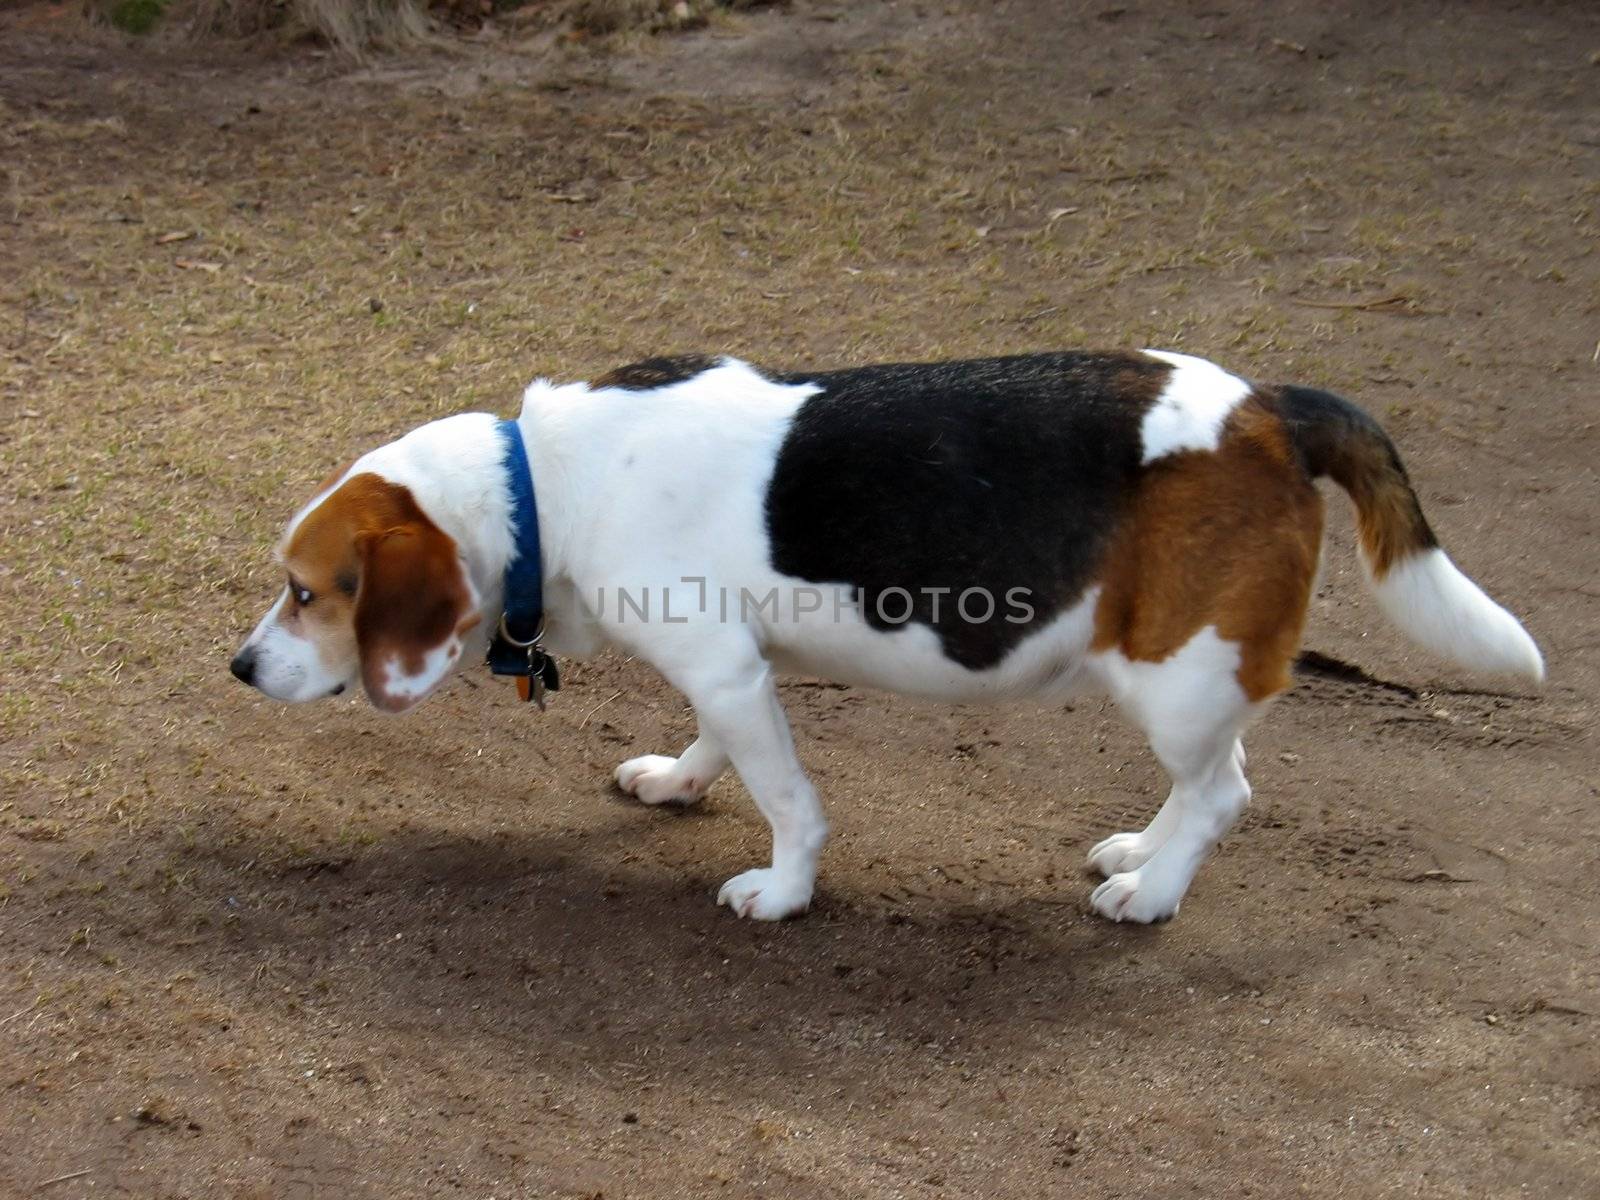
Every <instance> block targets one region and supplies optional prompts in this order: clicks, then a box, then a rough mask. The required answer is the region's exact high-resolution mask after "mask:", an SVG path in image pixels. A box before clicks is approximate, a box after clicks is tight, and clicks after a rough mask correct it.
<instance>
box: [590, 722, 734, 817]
mask: <svg viewBox="0 0 1600 1200" xmlns="http://www.w3.org/2000/svg"><path fill="white" fill-rule="evenodd" d="M727 769H728V752H727V751H726V750H724V749H723V748H722V746H721V744H720V743H719V742H718V741H717V739H716V738H714V737H712V736H710V735H709V734H708V733H706V731H705V729H704V728H702V729H701V730H700V736H699V737H697V738H695V740H694V741H693V742H692V743H691V744H690V746H689V748H688V749H687V750H685V751H684V752H683V753H682V754H681V755H680V756H678V757H677V758H669V757H668V756H667V755H665V754H641V755H640V756H639V757H638V758H630V759H628V761H627V762H625V763H622V764H620V765H619V766H618V767H617V770H616V775H615V778H616V781H617V786H618V787H619V788H621V789H622V790H623V791H625V792H627V793H628V795H630V796H633V797H634V798H635V799H638V800H640V801H642V802H643V803H645V804H693V803H694V802H695V801H696V800H698V799H700V797H701V796H704V795H705V794H706V789H707V788H709V787H710V786H711V785H712V784H713V783H715V782H716V781H717V777H718V776H720V775H721V774H722V773H723V772H724V771H725V770H727Z"/></svg>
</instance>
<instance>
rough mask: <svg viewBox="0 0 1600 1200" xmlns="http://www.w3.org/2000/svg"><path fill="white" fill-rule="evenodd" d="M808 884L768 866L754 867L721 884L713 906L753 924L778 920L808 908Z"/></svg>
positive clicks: (803, 879)
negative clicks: (724, 906) (748, 919)
mask: <svg viewBox="0 0 1600 1200" xmlns="http://www.w3.org/2000/svg"><path fill="white" fill-rule="evenodd" d="M811 887H812V881H811V880H810V879H807V878H805V877H804V876H799V875H795V874H793V873H792V872H789V873H785V872H781V871H777V870H774V869H773V868H772V867H756V868H755V869H754V870H751V871H746V872H745V873H744V874H743V875H735V876H734V877H733V878H732V879H730V880H728V882H727V883H725V884H723V885H722V890H721V891H719V892H718V893H717V903H718V904H726V905H727V906H728V907H729V908H731V909H733V911H734V912H735V913H737V914H738V915H739V916H741V917H749V918H750V919H751V920H754V921H781V920H783V918H785V917H792V916H796V915H797V914H799V913H803V912H805V910H806V909H808V908H810V907H811Z"/></svg>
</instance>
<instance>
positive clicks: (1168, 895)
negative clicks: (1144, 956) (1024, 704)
mask: <svg viewBox="0 0 1600 1200" xmlns="http://www.w3.org/2000/svg"><path fill="white" fill-rule="evenodd" d="M1238 665H1239V651H1238V647H1237V646H1235V645H1233V644H1231V643H1228V642H1225V641H1223V640H1222V639H1220V638H1219V637H1218V636H1217V634H1216V631H1215V630H1214V629H1210V628H1207V629H1204V630H1201V631H1200V632H1199V633H1198V634H1196V635H1195V636H1194V637H1193V638H1192V639H1191V640H1190V641H1189V643H1188V644H1187V645H1185V646H1184V647H1183V648H1182V649H1181V650H1179V651H1178V652H1177V653H1176V654H1174V655H1172V657H1170V658H1168V659H1166V660H1164V661H1162V662H1159V663H1130V662H1128V661H1127V660H1125V659H1122V658H1121V657H1120V656H1108V658H1107V660H1106V661H1105V662H1103V664H1102V669H1103V671H1104V673H1105V674H1106V676H1107V680H1108V682H1109V683H1110V684H1111V687H1112V691H1113V694H1114V695H1116V697H1117V700H1118V702H1119V704H1120V705H1121V706H1122V708H1123V709H1124V710H1125V711H1126V712H1127V713H1128V715H1129V716H1130V717H1131V718H1132V719H1133V720H1134V721H1135V722H1136V723H1137V724H1138V725H1139V726H1140V727H1141V728H1143V729H1144V731H1145V732H1146V734H1147V735H1148V736H1149V738H1150V748H1151V750H1153V751H1154V752H1155V755H1156V758H1157V759H1158V760H1159V761H1160V763H1161V765H1162V766H1163V767H1164V768H1165V769H1166V771H1167V773H1168V774H1169V775H1171V776H1172V794H1171V796H1169V797H1168V799H1167V802H1166V804H1164V805H1162V809H1161V811H1160V812H1159V813H1157V814H1156V819H1155V820H1154V821H1152V822H1151V823H1150V826H1149V828H1147V829H1146V830H1145V831H1144V832H1143V833H1139V834H1131V835H1120V836H1121V837H1123V838H1126V839H1128V841H1125V842H1122V843H1120V846H1121V848H1122V849H1124V850H1125V851H1126V850H1128V849H1133V850H1137V852H1138V853H1139V854H1140V855H1142V856H1143V857H1141V858H1139V860H1138V861H1137V862H1129V861H1127V859H1126V858H1125V859H1124V860H1123V861H1121V862H1117V863H1115V864H1112V863H1110V862H1109V861H1107V862H1106V865H1107V867H1111V868H1112V871H1111V874H1110V877H1109V878H1108V879H1107V880H1106V881H1105V882H1104V883H1102V884H1101V885H1100V886H1099V887H1098V888H1096V889H1095V891H1094V894H1093V896H1091V897H1090V903H1091V904H1092V905H1093V907H1094V909H1095V911H1096V912H1098V913H1100V914H1101V915H1102V916H1105V917H1109V918H1110V919H1111V920H1113V921H1139V922H1150V921H1164V920H1166V919H1167V918H1168V917H1170V916H1172V915H1173V914H1174V913H1176V912H1177V911H1178V905H1179V903H1180V902H1181V901H1182V900H1183V895H1184V892H1186V891H1187V890H1188V888H1189V884H1190V882H1191V881H1192V880H1193V879H1194V876H1195V873H1196V872H1197V871H1198V870H1199V869H1200V864H1201V863H1203V862H1204V861H1205V860H1206V858H1207V857H1208V856H1209V855H1210V853H1211V851H1212V849H1213V848H1214V847H1215V846H1216V844H1217V842H1218V841H1219V840H1220V839H1221V838H1222V836H1223V835H1224V834H1225V833H1227V831H1228V830H1229V829H1230V828H1231V827H1232V825H1233V823H1234V821H1235V820H1236V819H1237V818H1238V816H1239V814H1240V813H1241V812H1243V811H1244V807H1245V805H1246V804H1247V803H1248V802H1249V799H1250V785H1249V784H1248V783H1247V782H1245V777H1244V768H1243V760H1244V754H1243V748H1242V746H1241V745H1240V741H1239V735H1240V734H1241V733H1242V732H1243V730H1244V727H1245V726H1246V725H1247V724H1248V723H1249V721H1250V719H1251V718H1252V717H1253V716H1254V715H1255V714H1256V712H1257V711H1258V710H1259V707H1260V706H1259V705H1256V704H1252V703H1251V702H1250V700H1249V698H1248V697H1247V696H1246V695H1245V693H1244V691H1243V689H1242V688H1241V687H1240V686H1239V683H1238V679H1237V674H1236V673H1237V670H1238ZM1129 842H1135V843H1136V844H1135V845H1132V846H1130V845H1129ZM1105 845H1106V843H1101V846H1097V847H1096V848H1095V854H1096V855H1100V856H1102V860H1107V859H1109V858H1110V854H1109V853H1105V854H1104V855H1102V847H1104V846H1105ZM1097 865H1098V864H1097Z"/></svg>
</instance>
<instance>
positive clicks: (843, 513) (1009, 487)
mask: <svg viewBox="0 0 1600 1200" xmlns="http://www.w3.org/2000/svg"><path fill="white" fill-rule="evenodd" d="M1170 372H1171V368H1170V367H1169V366H1168V365H1167V364H1166V363H1163V362H1160V361H1157V360H1154V359H1148V358H1144V357H1142V356H1138V355H1121V354H1092V353H1060V354H1033V355H1021V356H1017V357H1012V358H987V359H974V360H970V361H965V362H947V363H927V364H896V365H887V366H875V367H861V368H858V369H855V370H848V371H833V372H827V373H822V374H815V373H808V372H789V373H783V374H777V375H774V376H773V378H775V379H777V380H778V381H779V382H783V383H813V384H816V385H818V386H820V387H821V388H822V389H823V390H822V391H821V392H819V393H817V394H816V395H814V396H812V397H810V398H809V399H807V400H806V401H804V402H803V403H802V404H801V405H800V407H799V409H798V410H797V411H796V413H795V416H794V420H793V423H792V424H791V426H790V429H789V432H788V434H787V436H786V437H785V439H784V442H783V445H782V446H781V447H780V449H779V451H778V458H777V462H776V464H775V467H774V471H773V476H772V482H771V484H770V486H769V488H768V491H767V513H766V515H767V533H768V537H769V538H770V540H771V545H772V565H773V567H774V568H775V569H777V570H778V571H780V572H782V573H783V574H785V575H792V576H797V577H799V578H801V579H805V580H807V581H810V582H813V583H828V584H847V585H849V586H851V587H852V588H854V589H858V590H859V592H860V593H861V595H862V598H863V600H864V605H863V615H864V616H865V617H866V619H867V621H868V622H869V623H870V624H871V625H872V626H873V627H874V628H877V629H893V628H897V627H898V625H897V624H896V623H895V622H896V620H897V619H898V618H899V617H900V614H901V612H902V611H903V610H904V608H905V607H906V603H905V601H904V599H902V598H901V597H899V596H898V594H896V595H893V596H888V597H884V605H883V607H884V612H883V613H880V612H879V610H878V599H879V597H880V595H881V594H882V593H883V592H884V591H885V590H886V589H890V588H904V589H906V590H907V591H909V592H910V593H911V596H912V600H913V604H912V610H911V611H912V615H911V620H913V621H916V622H919V623H921V624H924V625H928V626H930V627H931V628H932V629H933V630H934V631H935V632H936V633H937V634H938V635H939V639H940V642H941V644H942V646H943V649H944V653H945V654H946V655H947V656H948V657H949V658H951V659H952V660H953V661H955V662H957V663H960V664H961V665H962V666H964V667H967V668H969V669H972V670H981V669H983V668H985V667H991V666H994V665H995V664H996V663H998V662H999V661H1000V660H1001V659H1003V658H1004V657H1005V655H1006V654H1007V653H1008V652H1009V651H1010V650H1011V649H1012V647H1014V646H1015V645H1016V644H1017V643H1018V642H1020V641H1022V639H1023V638H1025V637H1026V636H1027V635H1028V634H1029V633H1030V632H1031V631H1032V630H1033V629H1035V628H1037V627H1038V626H1039V625H1042V624H1044V623H1046V622H1048V621H1049V620H1050V619H1051V618H1052V617H1054V616H1056V615H1057V614H1058V613H1060V612H1061V611H1063V610H1064V609H1065V608H1067V607H1069V606H1071V605H1072V604H1073V603H1074V602H1076V601H1077V600H1078V599H1079V597H1081V596H1082V594H1083V593H1084V591H1085V589H1086V588H1087V587H1088V586H1089V585H1090V583H1091V582H1092V581H1093V579H1094V577H1095V575H1096V573H1097V569H1098V567H1099V564H1100V560H1101V557H1102V556H1103V554H1104V552H1105V547H1106V544H1107V541H1108V540H1109V538H1110V536H1111V534H1112V532H1113V531H1114V530H1115V528H1116V526H1117V523H1118V519H1119V517H1120V515H1121V513H1122V510H1123V507H1124V505H1125V504H1126V502H1127V498H1128V496H1129V493H1130V491H1131V489H1132V486H1133V484H1134V482H1135V480H1136V479H1137V477H1138V475H1139V472H1140V469H1141V468H1140V458H1141V456H1142V452H1143V448H1142V444H1141V441H1140V436H1139V433H1140V423H1141V421H1142V420H1143V417H1144V414H1145V412H1146V411H1147V410H1148V409H1149V407H1150V405H1151V403H1152V402H1153V401H1154V399H1155V397H1156V396H1157V395H1159V393H1160V391H1161V388H1162V387H1163V386H1164V384H1165V382H1166V380H1167V377H1168V375H1169V374H1170ZM933 588H948V589H950V591H949V592H947V593H945V594H943V596H942V597H940V598H938V601H937V603H938V613H937V617H938V619H937V620H935V619H934V617H935V613H934V606H935V597H934V596H933V595H932V594H931V593H930V592H928V591H927V590H926V589H933ZM968 588H982V589H984V590H985V591H986V592H987V593H988V594H989V595H991V596H993V597H994V600H995V615H994V616H993V618H991V619H989V620H987V621H983V622H980V623H973V622H968V621H966V620H964V619H963V618H962V617H961V616H960V614H959V612H958V610H957V605H956V600H957V598H958V597H959V596H960V595H961V593H962V592H964V591H965V590H966V589H968ZM1013 588H1024V589H1026V590H1027V597H1026V600H1027V603H1028V604H1030V605H1031V606H1032V607H1033V609H1034V613H1033V616H1032V619H1031V620H1029V621H1027V622H1026V623H1019V622H1015V621H1007V620H1006V619H1005V618H1006V616H1007V615H1008V614H1009V615H1012V616H1015V615H1016V610H1015V608H1012V607H1008V605H1007V595H1008V593H1009V592H1010V590H1011V589H1013ZM984 607H985V605H984V603H983V602H981V601H980V600H979V599H978V598H976V597H974V598H973V599H972V600H970V601H969V604H968V611H969V612H971V613H973V614H974V615H981V614H982V612H983V609H984ZM885 615H887V617H888V618H889V619H888V620H885V619H884V616H885Z"/></svg>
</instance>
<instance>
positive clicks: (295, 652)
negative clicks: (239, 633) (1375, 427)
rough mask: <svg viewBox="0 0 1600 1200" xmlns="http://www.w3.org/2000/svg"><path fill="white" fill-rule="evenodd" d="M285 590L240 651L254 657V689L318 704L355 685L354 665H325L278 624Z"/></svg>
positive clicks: (308, 644)
mask: <svg viewBox="0 0 1600 1200" xmlns="http://www.w3.org/2000/svg"><path fill="white" fill-rule="evenodd" d="M288 603H289V589H288V587H285V588H284V589H283V591H282V592H280V593H279V594H278V601H277V603H276V604H274V605H273V606H272V607H271V608H270V609H268V610H267V615H266V616H264V617H262V618H261V621H260V623H259V624H258V625H257V626H256V627H255V629H254V630H252V631H251V634H250V636H249V637H247V638H246V639H245V641H244V645H243V646H242V647H240V649H241V651H244V650H254V651H255V655H256V670H255V680H254V682H255V686H256V687H258V688H260V689H261V691H262V692H263V693H264V694H266V695H268V696H271V697H272V698H273V699H274V700H286V701H289V702H291V703H292V702H296V701H301V700H318V699H321V698H322V697H323V696H328V695H331V694H333V692H335V691H337V690H338V689H340V688H343V687H348V686H349V685H350V684H351V683H353V682H354V681H355V671H354V669H353V668H354V665H355V664H348V665H345V664H334V663H326V662H324V661H323V660H322V657H321V656H320V655H319V654H318V653H317V649H316V647H315V646H313V645H312V644H311V642H310V641H309V640H307V639H306V638H303V637H300V636H298V635H297V634H296V633H295V632H294V631H293V630H291V629H290V628H289V627H288V626H286V625H284V624H283V623H282V621H281V619H280V618H281V617H282V614H283V610H284V606H285V605H287V604H288Z"/></svg>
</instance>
